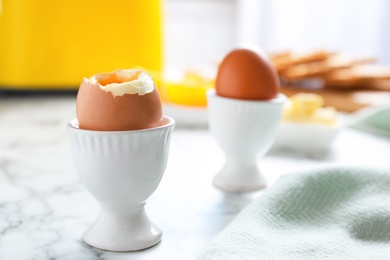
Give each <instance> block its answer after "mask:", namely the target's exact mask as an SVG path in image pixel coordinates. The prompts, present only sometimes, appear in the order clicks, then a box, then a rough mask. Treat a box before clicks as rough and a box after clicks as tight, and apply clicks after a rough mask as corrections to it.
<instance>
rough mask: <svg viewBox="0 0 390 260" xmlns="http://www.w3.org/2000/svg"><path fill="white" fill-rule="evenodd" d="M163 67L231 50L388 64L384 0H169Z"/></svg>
mask: <svg viewBox="0 0 390 260" xmlns="http://www.w3.org/2000/svg"><path fill="white" fill-rule="evenodd" d="M165 11H166V12H165V13H166V15H165V25H166V31H165V33H166V34H165V36H166V38H165V44H166V49H165V50H166V55H167V57H166V58H167V60H166V61H167V63H166V64H167V66H179V67H180V66H181V67H183V66H193V65H194V64H210V63H212V62H214V61H215V59H219V58H221V57H222V56H223V55H225V54H226V52H227V51H229V50H230V49H231V48H234V47H237V46H239V45H245V44H256V45H258V46H261V47H262V48H263V49H264V50H266V51H270V52H277V51H285V50H294V51H314V50H317V49H327V50H331V51H339V52H343V53H346V54H350V55H354V56H357V57H360V56H369V57H376V58H377V59H378V63H382V64H387V65H389V64H390V50H389V48H388V47H387V46H389V44H390V34H389V31H390V19H389V18H388V17H389V12H390V3H389V2H388V1H385V0H373V1H365V0H357V1H353V0H341V1H337V0H319V1H310V0H296V1H288V0H274V1H270V0H184V1H183V0H168V1H166V9H165Z"/></svg>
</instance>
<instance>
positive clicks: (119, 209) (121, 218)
mask: <svg viewBox="0 0 390 260" xmlns="http://www.w3.org/2000/svg"><path fill="white" fill-rule="evenodd" d="M174 125H175V121H174V120H173V119H172V118H170V117H167V116H165V117H164V125H162V126H160V127H156V128H149V129H144V130H133V131H91V130H83V129H80V128H79V126H78V122H77V120H76V119H74V120H72V121H71V122H69V124H68V130H69V136H70V142H71V148H72V153H73V157H74V162H75V166H76V169H77V170H78V172H79V175H80V178H81V181H82V183H83V184H84V185H85V187H86V188H87V190H88V191H89V192H90V193H91V195H92V196H93V197H94V198H95V199H96V200H97V201H98V202H99V204H100V207H101V210H100V214H99V216H98V218H97V219H96V221H95V222H94V223H93V224H92V225H91V226H90V227H89V228H88V229H87V230H86V231H85V233H84V235H83V240H84V241H85V242H86V243H87V244H89V245H91V246H93V247H96V248H99V249H104V250H109V251H136V250H141V249H145V248H148V247H151V246H153V245H155V244H157V243H158V242H160V240H161V236H162V232H161V230H160V228H159V227H158V226H156V225H155V224H154V223H153V222H151V220H150V219H149V217H148V216H147V214H146V212H145V209H144V206H145V203H146V200H147V199H148V198H149V197H150V195H152V193H153V192H154V191H155V190H156V188H157V186H158V185H159V183H160V180H161V178H162V177H163V174H164V171H165V168H166V164H167V158H168V152H169V143H170V138H171V133H172V130H173V128H174Z"/></svg>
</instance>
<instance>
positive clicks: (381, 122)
mask: <svg viewBox="0 0 390 260" xmlns="http://www.w3.org/2000/svg"><path fill="white" fill-rule="evenodd" d="M349 126H351V127H353V128H356V129H359V130H363V131H367V132H370V133H373V134H379V135H385V136H390V106H384V107H369V108H366V109H362V110H360V111H358V112H356V113H354V114H353V115H352V116H351V120H350V122H349Z"/></svg>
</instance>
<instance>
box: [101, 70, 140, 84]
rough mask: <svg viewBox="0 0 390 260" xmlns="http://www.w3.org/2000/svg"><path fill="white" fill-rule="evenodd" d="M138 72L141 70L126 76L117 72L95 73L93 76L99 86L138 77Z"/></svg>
mask: <svg viewBox="0 0 390 260" xmlns="http://www.w3.org/2000/svg"><path fill="white" fill-rule="evenodd" d="M140 74H141V71H136V72H135V73H134V74H131V75H126V76H123V75H119V74H118V73H102V74H99V75H96V76H95V78H96V80H97V82H98V83H99V84H100V85H101V86H106V85H108V84H112V83H118V84H120V83H124V82H129V81H133V80H136V79H138V78H139V75H140Z"/></svg>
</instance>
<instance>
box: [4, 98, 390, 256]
mask: <svg viewBox="0 0 390 260" xmlns="http://www.w3.org/2000/svg"><path fill="white" fill-rule="evenodd" d="M74 117H75V98H74V96H62V97H58V96H57V97H39V96H35V97H23V98H17V97H2V96H0V131H1V132H0V133H1V135H0V259H13V260H18V259H184V260H185V259H195V258H196V257H197V255H198V254H199V252H200V251H201V250H202V248H203V247H204V246H205V245H206V244H207V243H208V242H209V241H210V240H211V239H212V238H213V237H214V236H215V235H216V234H217V233H218V232H219V231H221V230H222V229H223V228H224V227H225V226H226V225H227V224H229V223H230V222H231V221H232V220H233V219H234V217H235V216H236V215H237V214H238V213H239V212H240V211H241V210H242V209H243V208H244V207H245V206H246V205H247V204H248V203H249V202H250V201H251V200H253V199H255V198H256V197H257V196H261V192H255V193H248V194H234V193H224V192H221V191H219V190H217V189H215V188H214V187H213V186H212V184H211V182H212V178H213V176H214V174H215V173H216V172H217V171H218V169H219V167H220V166H221V164H222V162H223V155H222V152H221V150H220V149H219V148H218V147H217V146H216V143H215V142H214V140H213V138H212V137H211V135H210V134H209V133H208V131H207V129H205V128H184V127H181V126H180V125H178V126H177V127H176V129H175V130H174V133H173V136H172V142H171V149H170V155H169V160H168V166H167V169H166V172H165V175H164V177H163V180H162V182H161V184H160V186H159V187H158V189H157V190H156V192H155V193H154V194H153V195H152V196H151V197H150V199H149V200H148V203H147V205H146V210H147V212H148V214H149V216H150V217H151V219H152V220H153V221H154V222H155V223H156V224H158V225H159V226H160V228H161V229H162V230H163V239H162V241H161V243H159V244H158V245H157V246H155V247H152V248H150V249H147V250H144V251H139V252H128V253H115V252H107V251H102V250H98V249H94V248H91V247H89V246H88V245H86V244H85V243H84V242H82V240H81V236H82V233H83V231H84V230H85V229H86V228H87V227H88V225H89V224H91V223H92V222H93V220H94V219H95V218H96V216H97V214H98V210H99V207H98V204H97V202H96V201H95V200H94V199H93V198H92V196H91V195H89V193H88V192H87V191H86V189H85V188H84V187H83V185H82V184H81V183H80V181H79V176H78V174H77V172H76V169H75V167H74V165H73V160H72V155H71V151H70V144H69V139H68V136H67V130H66V127H65V125H66V123H67V122H68V121H69V120H71V119H72V118H74ZM388 154H390V139H389V138H385V137H380V136H374V135H370V134H368V133H364V132H360V131H357V130H353V129H344V130H343V131H342V132H341V133H340V134H339V136H338V137H337V138H336V140H335V141H334V143H333V144H332V146H331V150H330V152H329V153H328V154H326V155H318V154H310V153H309V154H300V153H292V152H288V151H272V152H270V153H268V154H267V155H266V157H265V158H264V159H263V160H262V161H259V165H260V167H261V169H262V171H263V172H264V175H265V176H266V178H267V179H268V181H269V187H272V183H273V182H274V181H275V180H277V178H279V177H280V176H281V175H283V174H288V173H289V172H293V171H300V170H304V169H309V168H313V167H319V166H324V165H326V164H343V165H362V166H375V167H386V166H387V167H388V166H390V162H389V160H388Z"/></svg>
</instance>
